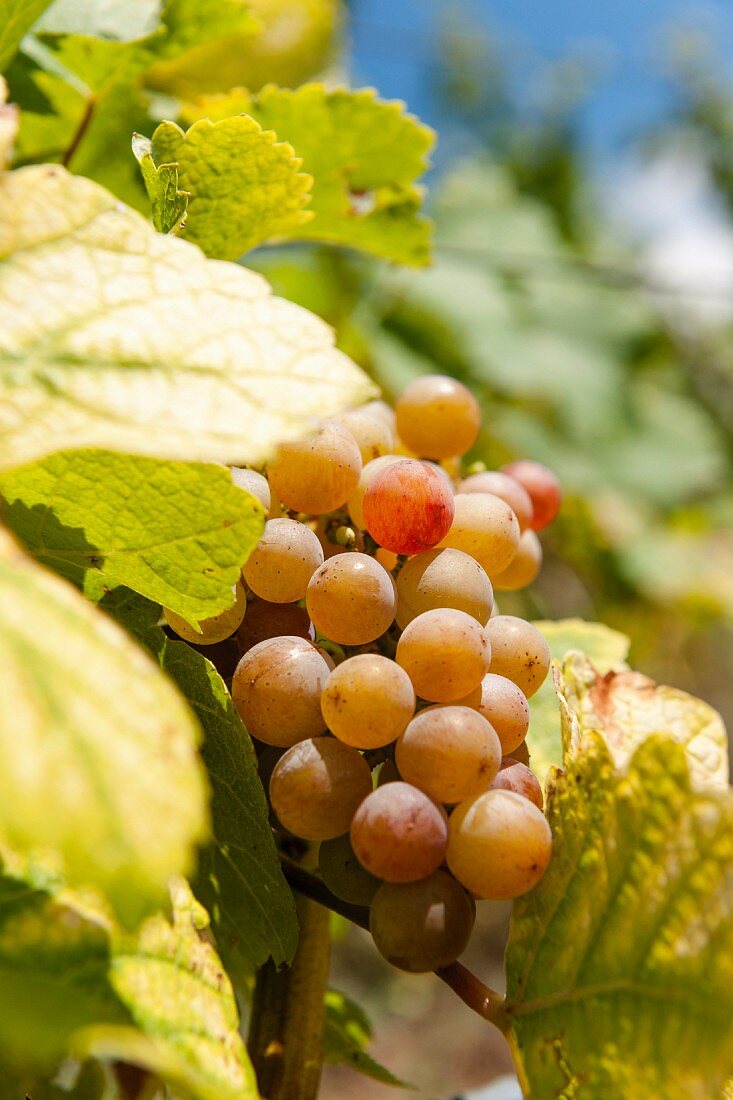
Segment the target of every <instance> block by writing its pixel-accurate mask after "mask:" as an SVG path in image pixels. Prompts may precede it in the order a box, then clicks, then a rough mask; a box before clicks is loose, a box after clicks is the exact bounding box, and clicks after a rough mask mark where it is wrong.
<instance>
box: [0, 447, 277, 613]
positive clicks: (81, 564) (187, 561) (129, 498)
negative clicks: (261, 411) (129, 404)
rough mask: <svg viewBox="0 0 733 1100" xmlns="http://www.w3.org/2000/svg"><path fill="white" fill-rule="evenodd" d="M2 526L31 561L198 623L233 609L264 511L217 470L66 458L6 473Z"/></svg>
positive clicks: (0, 481)
mask: <svg viewBox="0 0 733 1100" xmlns="http://www.w3.org/2000/svg"><path fill="white" fill-rule="evenodd" d="M0 492H2V494H3V497H4V499H5V503H6V510H5V522H6V523H7V524H8V526H9V527H11V528H12V530H13V531H14V532H15V534H16V535H17V536H18V538H20V539H21V541H22V542H23V544H24V545H25V546H26V548H27V549H28V550H30V551H31V553H32V554H33V556H34V557H35V558H36V559H38V560H39V561H41V562H42V563H43V564H45V565H48V566H50V567H51V568H53V569H55V570H56V571H57V572H58V573H61V574H63V576H65V577H67V578H68V579H69V580H71V581H73V582H74V583H75V584H77V585H78V586H79V587H80V588H82V589H83V591H84V593H85V595H87V596H89V597H91V598H92V599H96V600H98V599H100V598H101V597H102V596H103V595H104V593H105V592H106V591H108V590H109V589H110V588H113V587H114V586H116V585H125V586H127V587H128V588H132V589H134V591H135V592H140V593H142V595H144V596H147V597H148V598H149V599H151V600H155V601H156V602H157V603H161V604H163V605H164V606H165V607H168V608H170V609H171V610H172V611H175V612H176V614H178V615H183V617H184V618H186V619H187V620H188V621H189V622H199V621H200V620H201V619H207V618H210V617H212V616H214V615H218V614H219V613H220V612H222V611H223V610H224V609H225V608H227V607H229V606H230V605H231V603H232V585H234V584H235V583H236V582H237V580H238V579H239V575H240V571H241V567H242V565H243V563H244V562H245V561H246V560H247V558H248V556H249V554H250V553H251V551H252V550H253V549H254V547H255V545H256V544H257V541H258V539H259V538H260V536H261V534H262V530H263V526H264V512H263V509H262V507H261V505H260V504H259V502H258V501H256V500H255V498H254V497H252V496H251V495H250V494H249V493H245V492H243V491H242V490H241V489H239V488H237V486H236V485H234V484H233V483H232V479H231V477H230V475H229V471H228V470H227V469H225V468H223V467H221V466H215V465H212V464H208V465H204V464H200V463H187V462H185V463H184V462H162V461H160V460H158V459H151V458H142V457H140V456H137V455H122V454H116V453H115V452H113V451H95V450H89V451H61V452H60V453H58V454H55V455H51V456H50V457H49V458H46V459H42V460H41V461H39V462H34V463H31V464H30V465H27V466H21V467H17V468H15V469H13V470H10V471H6V472H5V473H4V474H3V473H0Z"/></svg>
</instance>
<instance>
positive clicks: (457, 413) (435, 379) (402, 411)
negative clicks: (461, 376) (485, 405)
mask: <svg viewBox="0 0 733 1100" xmlns="http://www.w3.org/2000/svg"><path fill="white" fill-rule="evenodd" d="M395 412H396V414H397V433H398V435H399V437H400V439H401V440H402V442H403V443H405V444H406V446H407V447H409V448H410V449H411V450H413V451H414V452H415V454H417V455H420V456H421V457H424V458H437V459H440V458H451V457H452V456H453V455H462V454H465V453H466V451H467V450H468V449H469V448H470V447H472V446H473V444H474V443H475V441H476V437H477V435H478V431H479V428H480V426H481V410H480V409H479V406H478V402H477V401H476V398H475V397H474V396H473V394H472V393H471V391H470V390H468V389H466V387H465V386H464V385H462V384H461V383H460V382H457V381H456V380H455V378H448V377H446V376H443V375H439V374H432V375H425V376H423V377H422V378H416V379H415V380H414V382H411V383H410V384H409V386H407V387H406V389H404V390H403V392H402V393H401V394H400V396H399V397H398V399H397V401H396V402H395Z"/></svg>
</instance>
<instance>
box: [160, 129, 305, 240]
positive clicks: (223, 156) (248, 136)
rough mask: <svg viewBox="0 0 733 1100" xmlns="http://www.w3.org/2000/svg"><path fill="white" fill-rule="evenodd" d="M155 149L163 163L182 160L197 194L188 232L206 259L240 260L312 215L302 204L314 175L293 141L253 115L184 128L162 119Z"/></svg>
mask: <svg viewBox="0 0 733 1100" xmlns="http://www.w3.org/2000/svg"><path fill="white" fill-rule="evenodd" d="M152 154H153V157H154V158H155V161H156V162H157V163H159V164H162V163H163V162H175V163H176V164H177V165H178V173H179V178H180V182H181V186H182V187H185V188H186V189H187V190H188V191H189V193H190V196H191V199H190V202H189V209H188V219H187V221H186V229H185V236H186V239H187V240H189V241H193V243H194V244H197V245H198V246H199V248H201V249H202V250H203V251H204V252H205V253H206V254H207V256H214V257H216V258H217V259H222V260H236V259H237V257H238V256H241V255H242V254H243V253H244V252H247V251H249V249H251V248H255V247H256V246H257V245H258V244H262V243H263V242H264V241H267V240H269V239H270V238H271V237H280V236H287V235H288V234H292V233H293V232H295V231H296V230H297V229H298V227H300V226H302V225H304V224H305V223H306V222H307V221H309V220H310V219H311V218H312V216H313V215H312V214H311V213H310V212H309V211H307V210H304V209H303V208H304V206H305V205H306V203H307V202H308V199H309V191H310V187H311V182H312V180H311V177H310V176H307V175H306V174H305V173H304V172H300V171H299V168H300V165H301V161H300V160H299V159H298V158H297V157H296V156H294V155H293V149H292V146H290V145H288V144H287V143H286V142H278V141H276V140H275V134H274V133H272V131H270V130H263V129H262V128H261V126H260V125H259V123H258V122H255V120H254V119H252V118H249V117H248V116H247V115H236V116H235V117H234V118H227V119H222V120H221V121H220V122H210V121H209V120H208V119H202V120H201V121H200V122H196V123H194V125H193V126H192V127H191V128H190V129H189V130H187V131H186V132H185V133H184V132H183V130H181V128H180V127H179V126H176V124H175V123H174V122H161V124H160V126H158V128H157V129H156V131H155V133H154V134H153V141H152Z"/></svg>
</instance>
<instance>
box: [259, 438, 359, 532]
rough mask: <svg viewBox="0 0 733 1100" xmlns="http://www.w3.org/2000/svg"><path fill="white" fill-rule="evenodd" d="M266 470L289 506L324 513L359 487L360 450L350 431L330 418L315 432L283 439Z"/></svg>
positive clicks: (337, 505) (272, 487)
mask: <svg viewBox="0 0 733 1100" xmlns="http://www.w3.org/2000/svg"><path fill="white" fill-rule="evenodd" d="M267 473H268V478H269V481H270V488H271V489H272V490H274V492H275V493H276V494H277V496H278V497H279V499H280V500H281V501H282V503H283V504H284V505H285V506H286V507H287V508H291V509H293V511H296V512H304V513H306V514H307V515H314V516H315V515H322V514H323V513H324V512H332V511H333V510H334V509H335V508H338V507H339V506H340V505H341V504H343V502H344V501H345V500H346V498H347V497H348V496H349V494H350V493H352V492H353V490H354V489H355V488H356V486H357V484H358V482H359V476H360V474H361V454H360V452H359V447H358V445H357V442H356V440H355V439H354V437H353V435H352V434H351V432H349V431H347V429H346V428H343V427H341V425H340V424H336V423H334V422H332V421H330V422H328V423H326V424H324V425H323V427H322V428H321V429H320V431H319V432H317V433H316V435H313V436H310V437H308V438H307V439H299V440H296V441H294V442H292V443H282V444H281V445H280V447H279V448H278V451H277V454H276V455H275V458H274V459H273V461H272V462H271V463H270V465H269V467H268V471H267Z"/></svg>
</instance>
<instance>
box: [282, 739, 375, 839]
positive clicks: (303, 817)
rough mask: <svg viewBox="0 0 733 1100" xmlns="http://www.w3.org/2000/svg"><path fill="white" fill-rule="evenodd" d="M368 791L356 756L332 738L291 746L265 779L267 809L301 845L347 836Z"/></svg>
mask: <svg viewBox="0 0 733 1100" xmlns="http://www.w3.org/2000/svg"><path fill="white" fill-rule="evenodd" d="M371 789H372V773H371V772H370V770H369V765H368V764H367V762H366V760H365V759H364V757H363V756H362V755H361V753H359V752H357V750H356V749H352V748H350V747H349V745H344V744H343V742H341V741H337V740H336V739H335V738H334V737H314V738H309V739H308V740H307V741H300V742H299V743H298V744H297V745H293V747H292V748H290V749H288V751H287V752H286V753H283V755H282V756H281V757H280V759H279V760H278V762H277V764H276V765H275V767H274V769H273V772H272V775H271V776H270V804H271V806H272V808H273V810H274V811H275V814H276V815H277V819H278V821H279V822H280V824H281V825H283V826H284V827H285V828H286V829H287V830H288V832H291V833H294V834H295V836H299V837H302V838H303V839H304V840H331V839H332V838H333V837H337V836H341V834H342V833H345V832H347V831H348V828H349V825H350V824H351V820H352V818H353V816H354V813H355V812H356V809H357V807H358V806H359V805H360V803H361V802H363V800H364V799H365V798H366V796H367V795H368V794H369V793H370V791H371Z"/></svg>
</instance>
